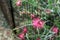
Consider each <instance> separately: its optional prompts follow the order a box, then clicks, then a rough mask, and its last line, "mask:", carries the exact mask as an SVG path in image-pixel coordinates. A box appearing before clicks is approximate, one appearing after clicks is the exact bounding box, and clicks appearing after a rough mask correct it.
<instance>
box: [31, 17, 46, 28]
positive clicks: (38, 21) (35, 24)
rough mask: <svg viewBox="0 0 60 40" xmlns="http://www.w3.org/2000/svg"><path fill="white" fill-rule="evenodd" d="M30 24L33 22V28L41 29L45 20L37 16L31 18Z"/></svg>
mask: <svg viewBox="0 0 60 40" xmlns="http://www.w3.org/2000/svg"><path fill="white" fill-rule="evenodd" d="M32 24H33V27H34V28H40V29H41V28H43V27H44V24H45V22H44V21H43V20H41V19H39V18H34V19H33V20H32Z"/></svg>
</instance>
